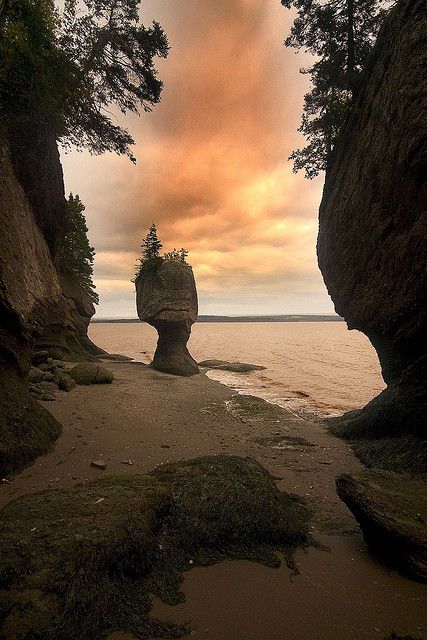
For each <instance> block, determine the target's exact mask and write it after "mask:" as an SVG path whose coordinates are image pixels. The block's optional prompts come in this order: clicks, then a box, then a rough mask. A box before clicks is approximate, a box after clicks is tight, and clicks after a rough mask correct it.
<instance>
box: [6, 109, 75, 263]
mask: <svg viewBox="0 0 427 640" xmlns="http://www.w3.org/2000/svg"><path fill="white" fill-rule="evenodd" d="M7 137H8V140H9V146H10V153H11V159H12V162H13V168H14V171H15V174H16V177H17V179H18V180H19V182H20V184H21V186H22V187H23V189H24V192H25V194H26V197H27V200H28V203H29V205H30V207H31V210H32V213H33V216H34V219H35V222H36V224H37V226H38V227H39V229H40V231H41V232H42V234H43V237H44V239H45V240H46V243H47V246H48V247H49V251H50V254H51V257H52V258H53V260H54V261H55V258H56V255H57V252H58V250H59V248H60V246H61V244H62V242H63V240H64V237H65V233H66V229H67V205H66V200H65V196H64V178H63V174H62V166H61V162H60V158H59V151H58V145H57V142H56V138H55V135H54V133H53V132H52V130H51V129H50V128H49V126H48V125H47V123H46V124H45V123H43V121H42V120H41V119H40V118H36V117H31V116H27V117H25V118H14V119H13V120H11V122H9V124H8V131H7Z"/></svg>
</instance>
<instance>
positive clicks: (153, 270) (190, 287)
mask: <svg viewBox="0 0 427 640" xmlns="http://www.w3.org/2000/svg"><path fill="white" fill-rule="evenodd" d="M135 284H136V304H137V310H138V316H139V319H140V320H142V321H144V322H147V323H148V324H150V325H151V326H153V327H155V329H156V330H157V332H158V334H159V339H158V342H157V349H156V352H155V354H154V358H153V362H152V363H151V366H152V367H153V368H154V369H157V370H158V371H163V372H165V373H172V374H175V375H181V376H191V375H194V374H195V373H198V372H199V368H198V366H197V362H196V361H195V360H194V359H193V358H192V357H191V355H190V353H189V351H188V349H187V342H188V339H189V337H190V333H191V325H192V324H194V322H196V320H197V313H198V303H197V291H196V283H195V281H194V275H193V270H192V268H191V267H190V266H189V265H187V264H185V263H184V262H178V261H176V260H162V259H159V260H157V261H155V262H153V264H152V265H147V268H146V269H144V270H143V271H142V273H141V274H140V275H139V276H138V278H137V280H136V283H135Z"/></svg>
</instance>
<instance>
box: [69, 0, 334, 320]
mask: <svg viewBox="0 0 427 640" xmlns="http://www.w3.org/2000/svg"><path fill="white" fill-rule="evenodd" d="M141 18H142V21H143V22H144V24H146V25H148V24H149V23H151V21H152V20H153V19H155V20H157V21H158V22H160V24H161V25H162V27H163V28H164V29H165V31H166V33H167V36H168V40H169V43H170V47H171V50H170V53H169V56H168V58H167V59H166V60H159V61H158V63H157V64H156V68H157V70H158V75H159V78H160V79H161V80H162V81H163V82H164V89H163V93H162V101H161V103H160V104H159V105H157V106H155V107H154V109H153V111H152V112H151V113H148V114H146V113H142V114H141V116H140V117H138V116H136V115H131V116H129V117H125V119H124V120H121V121H119V122H120V124H124V126H126V128H128V129H129V131H130V132H131V134H132V136H133V137H134V139H135V141H136V145H135V147H134V149H133V153H134V155H135V156H136V158H137V164H136V166H135V165H133V164H132V163H131V162H130V161H129V160H128V159H127V158H123V157H118V156H116V155H113V154H104V155H103V156H90V155H89V154H87V153H77V152H71V153H68V154H63V155H62V160H63V167H64V177H65V183H66V189H67V192H68V191H72V192H73V193H74V194H76V193H78V194H79V195H80V198H81V200H82V201H83V202H84V204H85V205H86V212H85V213H86V219H87V224H88V227H89V239H90V242H91V243H92V244H93V245H94V247H95V250H96V258H95V271H94V280H95V284H96V287H97V291H98V293H99V295H100V305H99V307H98V309H97V316H98V317H104V318H117V317H126V318H130V317H135V316H136V309H135V291H134V285H133V284H132V282H131V278H132V275H133V273H134V269H135V264H136V261H137V259H138V256H139V255H140V245H141V242H142V240H143V238H144V237H145V235H146V233H147V230H148V227H149V225H150V224H151V223H152V222H155V223H156V225H157V228H158V235H159V237H160V239H161V241H162V242H163V245H164V250H166V251H167V250H170V249H172V248H174V247H176V248H181V247H185V248H186V249H188V251H189V258H188V260H189V262H190V263H191V265H192V266H193V270H194V274H195V278H196V283H197V288H198V294H199V312H200V313H201V314H220V315H236V314H239V315H240V314H260V315H263V314H288V313H332V312H333V305H332V302H331V300H330V298H329V296H328V294H327V292H326V289H325V286H324V284H323V280H322V277H321V274H320V272H319V269H318V267H317V261H316V236H317V212H318V207H319V203H320V199H321V191H322V186H323V177H319V178H318V179H316V180H313V181H309V180H306V179H305V178H304V176H303V174H302V173H299V174H296V175H295V174H293V173H292V163H291V162H290V161H289V160H288V156H289V155H290V153H291V152H292V150H293V149H295V148H296V147H298V146H302V145H303V144H304V139H303V138H302V136H301V135H300V134H299V133H298V132H297V128H298V125H299V120H300V116H301V110H302V105H303V96H304V93H305V92H306V91H307V90H308V88H309V84H308V78H307V76H303V75H301V74H300V73H299V69H300V67H303V66H306V65H307V64H308V63H309V58H308V57H307V55H306V54H304V53H302V52H300V53H298V54H297V53H296V52H295V50H293V49H286V48H285V47H284V46H283V41H284V38H285V37H286V35H287V34H288V32H289V29H290V26H291V22H292V14H291V13H290V12H289V11H288V10H286V9H284V8H283V7H282V6H281V4H280V0H215V1H213V0H142V4H141Z"/></svg>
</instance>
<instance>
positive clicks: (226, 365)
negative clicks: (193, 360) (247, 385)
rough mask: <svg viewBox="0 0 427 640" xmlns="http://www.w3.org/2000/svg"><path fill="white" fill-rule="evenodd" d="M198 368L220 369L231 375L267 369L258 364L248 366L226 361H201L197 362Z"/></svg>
mask: <svg viewBox="0 0 427 640" xmlns="http://www.w3.org/2000/svg"><path fill="white" fill-rule="evenodd" d="M198 364H199V367H203V368H205V369H222V370H223V371H232V372H233V373H249V372H250V371H262V370H264V369H266V368H267V367H263V366H262V365H260V364H250V363H248V362H228V361H227V360H203V361H202V362H199V363H198Z"/></svg>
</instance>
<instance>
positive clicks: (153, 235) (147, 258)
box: [132, 222, 163, 282]
mask: <svg viewBox="0 0 427 640" xmlns="http://www.w3.org/2000/svg"><path fill="white" fill-rule="evenodd" d="M162 247H163V245H162V243H161V242H160V240H159V238H158V236H157V227H156V225H155V224H154V222H153V224H152V225H151V227H150V228H149V230H148V233H147V235H146V236H145V238H144V240H143V241H142V245H141V249H142V256H141V257H140V258H139V264H137V265H136V267H135V275H134V277H133V278H132V282H135V280H136V279H137V278H138V276H139V274H140V273H141V272H142V271H143V270H144V269H146V268H147V267H148V268H149V267H150V266H151V265H152V264H153V263H155V262H156V261H157V260H162V258H161V257H160V249H161V248H162Z"/></svg>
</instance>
